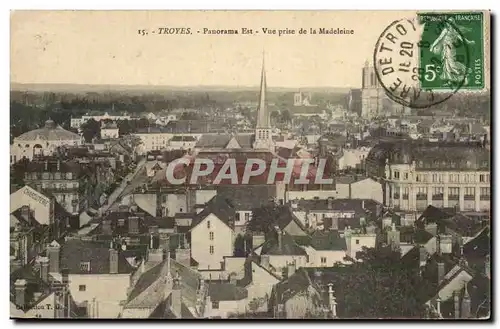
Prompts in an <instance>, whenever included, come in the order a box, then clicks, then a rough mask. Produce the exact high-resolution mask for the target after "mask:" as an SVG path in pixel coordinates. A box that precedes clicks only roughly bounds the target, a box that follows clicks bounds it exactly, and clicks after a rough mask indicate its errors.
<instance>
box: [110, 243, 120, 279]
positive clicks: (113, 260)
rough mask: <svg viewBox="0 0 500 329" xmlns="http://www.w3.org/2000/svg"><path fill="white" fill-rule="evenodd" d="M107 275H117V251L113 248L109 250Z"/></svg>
mask: <svg viewBox="0 0 500 329" xmlns="http://www.w3.org/2000/svg"><path fill="white" fill-rule="evenodd" d="M109 273H110V274H116V273H118V250H116V249H114V248H111V249H109Z"/></svg>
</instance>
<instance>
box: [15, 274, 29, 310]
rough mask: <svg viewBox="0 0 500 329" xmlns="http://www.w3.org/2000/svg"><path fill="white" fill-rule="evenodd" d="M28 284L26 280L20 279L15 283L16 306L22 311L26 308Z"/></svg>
mask: <svg viewBox="0 0 500 329" xmlns="http://www.w3.org/2000/svg"><path fill="white" fill-rule="evenodd" d="M27 284H28V283H27V282H26V280H24V279H18V280H16V282H15V283H14V287H15V290H16V305H17V306H19V307H20V308H21V309H22V310H24V309H25V307H26V286H27Z"/></svg>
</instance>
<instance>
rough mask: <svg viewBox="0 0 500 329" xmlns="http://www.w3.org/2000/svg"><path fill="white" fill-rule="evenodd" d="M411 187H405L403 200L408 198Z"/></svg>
mask: <svg viewBox="0 0 500 329" xmlns="http://www.w3.org/2000/svg"><path fill="white" fill-rule="evenodd" d="M408 194H409V188H408V187H403V200H408Z"/></svg>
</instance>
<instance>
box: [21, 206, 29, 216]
mask: <svg viewBox="0 0 500 329" xmlns="http://www.w3.org/2000/svg"><path fill="white" fill-rule="evenodd" d="M21 216H23V218H29V216H30V206H28V205H24V206H22V207H21Z"/></svg>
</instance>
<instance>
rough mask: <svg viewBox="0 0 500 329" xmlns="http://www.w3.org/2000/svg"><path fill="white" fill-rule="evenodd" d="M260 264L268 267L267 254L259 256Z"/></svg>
mask: <svg viewBox="0 0 500 329" xmlns="http://www.w3.org/2000/svg"><path fill="white" fill-rule="evenodd" d="M260 266H262V267H263V268H265V269H269V255H261V256H260Z"/></svg>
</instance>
